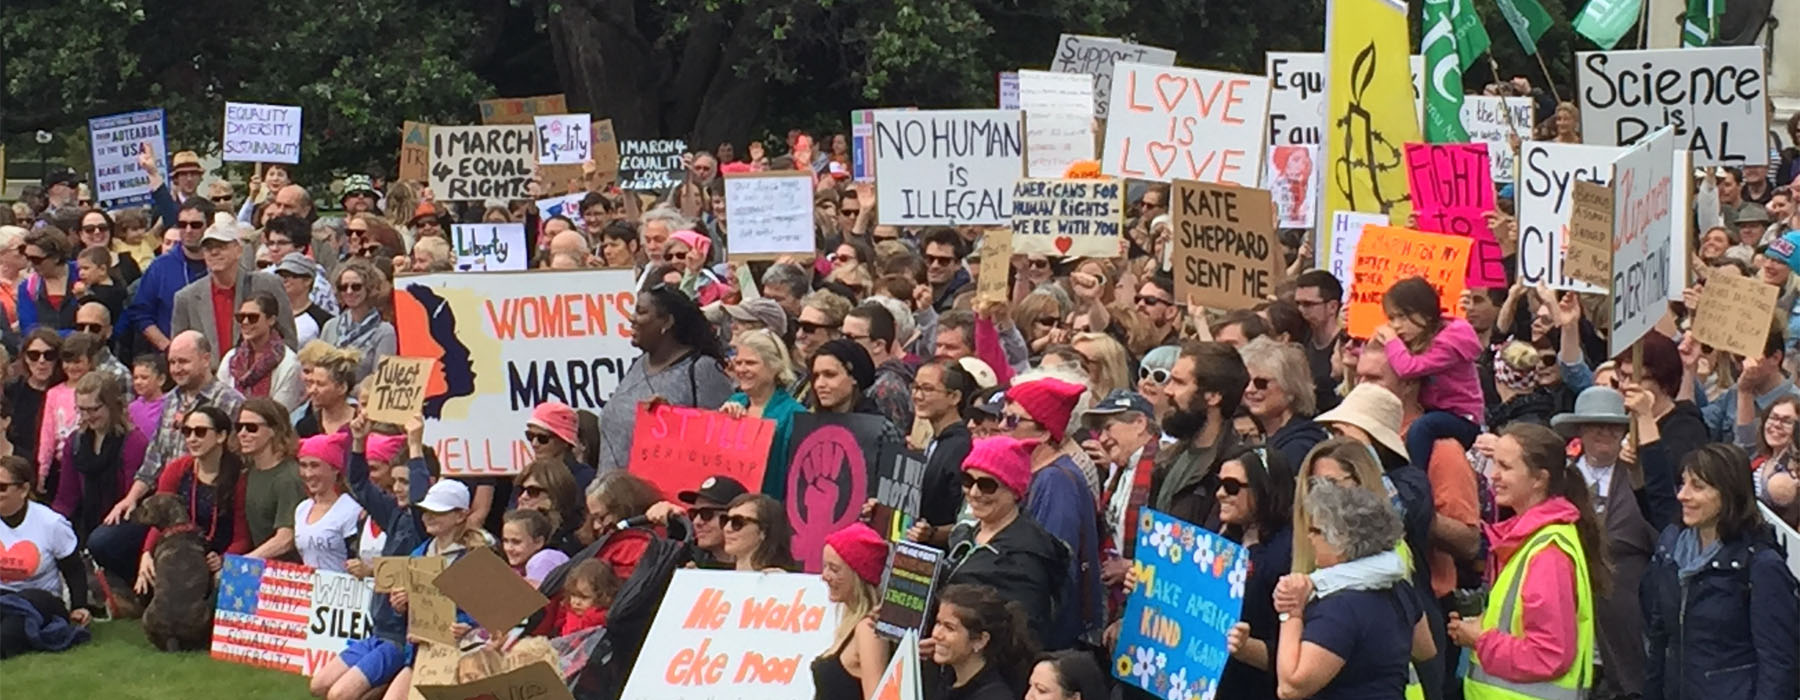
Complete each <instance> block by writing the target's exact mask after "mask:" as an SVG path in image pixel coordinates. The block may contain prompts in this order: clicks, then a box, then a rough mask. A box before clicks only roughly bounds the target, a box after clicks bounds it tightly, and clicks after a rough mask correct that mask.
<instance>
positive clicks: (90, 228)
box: [81, 224, 106, 233]
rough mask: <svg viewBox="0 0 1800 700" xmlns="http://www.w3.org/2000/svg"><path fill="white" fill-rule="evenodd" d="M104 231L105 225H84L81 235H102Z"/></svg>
mask: <svg viewBox="0 0 1800 700" xmlns="http://www.w3.org/2000/svg"><path fill="white" fill-rule="evenodd" d="M104 231H106V224H86V225H83V226H82V227H81V232H82V233H102V232H104Z"/></svg>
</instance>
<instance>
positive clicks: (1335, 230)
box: [1315, 211, 1388, 301]
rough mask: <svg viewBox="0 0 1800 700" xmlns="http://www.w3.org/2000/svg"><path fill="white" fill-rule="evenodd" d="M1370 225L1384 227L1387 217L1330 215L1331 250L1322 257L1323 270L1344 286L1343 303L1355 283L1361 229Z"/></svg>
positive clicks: (1336, 212) (1345, 213)
mask: <svg viewBox="0 0 1800 700" xmlns="http://www.w3.org/2000/svg"><path fill="white" fill-rule="evenodd" d="M1371 224H1372V225H1375V226H1386V225H1388V217H1387V215H1386V214H1368V213H1364V212H1360V211H1334V212H1332V213H1331V239H1330V241H1331V242H1330V246H1331V250H1330V251H1328V252H1329V254H1328V255H1325V256H1323V257H1324V259H1325V260H1326V267H1325V269H1327V270H1330V271H1331V276H1332V277H1336V278H1337V279H1338V284H1341V285H1343V286H1344V299H1343V300H1344V301H1349V300H1350V283H1351V282H1354V281H1356V273H1355V271H1354V268H1355V267H1356V246H1357V244H1359V243H1361V242H1362V235H1363V227H1364V226H1367V225H1371ZM1315 250H1317V248H1315ZM1315 256H1316V254H1315ZM1316 257H1317V256H1316Z"/></svg>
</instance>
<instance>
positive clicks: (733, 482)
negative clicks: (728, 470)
mask: <svg viewBox="0 0 1800 700" xmlns="http://www.w3.org/2000/svg"><path fill="white" fill-rule="evenodd" d="M749 492H750V491H749V489H746V488H744V485H743V484H740V483H738V480H737V479H733V478H731V477H729V476H709V477H706V481H702V482H700V490H698V491H682V492H681V493H678V494H675V497H676V498H677V499H680V500H681V502H682V503H686V504H688V505H690V506H691V505H696V504H698V503H699V502H700V501H702V500H705V501H709V502H712V503H717V504H719V505H725V504H727V503H730V502H731V500H732V499H734V498H737V497H738V496H742V495H744V494H746V493H749Z"/></svg>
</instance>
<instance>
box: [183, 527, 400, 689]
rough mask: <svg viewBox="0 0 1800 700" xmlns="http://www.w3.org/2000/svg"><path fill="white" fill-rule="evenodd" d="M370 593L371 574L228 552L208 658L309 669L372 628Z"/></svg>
mask: <svg viewBox="0 0 1800 700" xmlns="http://www.w3.org/2000/svg"><path fill="white" fill-rule="evenodd" d="M374 595H375V592H374V586H373V585H372V582H371V581H369V580H366V579H359V578H356V577H355V576H351V575H349V574H345V573H338V572H332V571H319V570H317V569H314V568H312V567H310V566H303V565H300V564H290V563H287V562H282V561H269V560H263V559H252V558H250V557H243V556H238V555H236V554H227V555H225V563H224V566H223V567H222V568H221V569H220V571H219V595H218V601H217V603H216V605H217V607H216V608H215V610H214V612H213V623H212V646H211V655H212V658H215V659H218V660H220V661H228V662H231V663H237V664H244V665H248V666H257V667H261V668H271V669H275V670H278V671H286V672H288V673H297V674H300V675H312V674H313V673H315V672H317V671H318V670H319V669H322V668H324V667H325V664H327V663H330V662H331V660H333V659H336V658H337V655H338V652H340V651H343V650H344V645H345V644H346V643H348V642H349V641H350V640H353V639H363V638H365V637H368V636H369V635H371V634H374V632H375V622H374V618H372V617H370V615H369V604H370V600H371V599H372V598H373V597H374Z"/></svg>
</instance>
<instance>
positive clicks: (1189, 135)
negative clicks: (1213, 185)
mask: <svg viewBox="0 0 1800 700" xmlns="http://www.w3.org/2000/svg"><path fill="white" fill-rule="evenodd" d="M1268 122H1269V79H1268V78H1265V77H1263V76H1260V75H1245V74H1242V73H1223V72H1219V71H1210V70H1199V69H1194V68H1170V67H1165V66H1147V65H1142V64H1137V63H1120V64H1118V65H1117V66H1114V67H1113V91H1112V108H1111V118H1109V119H1107V120H1106V158H1105V160H1102V161H1101V162H1100V171H1101V172H1104V173H1106V174H1108V175H1114V176H1118V177H1130V178H1137V179H1140V180H1157V181H1161V182H1169V181H1171V180H1175V179H1182V180H1195V181H1199V182H1228V183H1233V184H1237V185H1242V186H1244V187H1255V186H1257V185H1260V184H1262V165H1263V149H1264V147H1265V145H1266V144H1264V143H1263V142H1264V141H1266V140H1267V138H1266V134H1267V133H1268V132H1267V130H1268Z"/></svg>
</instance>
